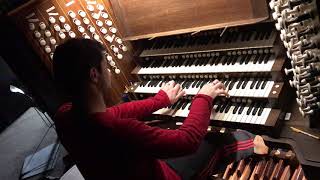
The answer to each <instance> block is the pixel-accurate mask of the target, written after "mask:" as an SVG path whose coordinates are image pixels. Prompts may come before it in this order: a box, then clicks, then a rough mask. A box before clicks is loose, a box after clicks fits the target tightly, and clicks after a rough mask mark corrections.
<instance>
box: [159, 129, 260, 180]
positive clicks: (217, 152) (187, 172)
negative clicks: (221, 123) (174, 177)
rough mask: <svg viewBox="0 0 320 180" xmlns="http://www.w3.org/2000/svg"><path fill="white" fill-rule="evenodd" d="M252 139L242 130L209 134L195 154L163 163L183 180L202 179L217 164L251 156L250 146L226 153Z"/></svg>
mask: <svg viewBox="0 0 320 180" xmlns="http://www.w3.org/2000/svg"><path fill="white" fill-rule="evenodd" d="M253 139H254V135H253V134H251V133H249V132H247V131H243V130H238V131H234V132H230V133H224V134H222V133H210V134H208V136H207V137H206V139H205V140H203V141H202V142H201V145H200V147H199V148H198V150H197V151H196V152H195V153H193V154H191V155H187V156H183V157H178V158H171V159H167V160H165V161H166V163H167V164H168V165H169V166H170V167H171V168H172V169H174V170H175V171H176V172H177V174H178V175H180V177H181V178H182V179H183V180H189V179H203V178H206V176H208V175H209V174H210V172H211V171H212V168H214V167H215V165H216V164H217V163H222V164H227V163H229V162H231V161H238V160H241V159H243V158H246V157H248V156H250V155H252V154H253V146H250V145H249V146H247V147H248V148H241V150H235V151H234V152H233V153H228V150H229V149H237V147H240V146H241V143H242V142H247V141H248V140H249V141H251V140H252V141H253ZM239 144H240V145H239ZM238 149H240V148H238ZM201 177H202V178H201Z"/></svg>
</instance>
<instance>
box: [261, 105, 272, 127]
mask: <svg viewBox="0 0 320 180" xmlns="http://www.w3.org/2000/svg"><path fill="white" fill-rule="evenodd" d="M270 112H271V108H264V110H263V112H262V114H261V117H260V120H259V122H260V124H265V123H266V121H267V119H268V117H269V114H270Z"/></svg>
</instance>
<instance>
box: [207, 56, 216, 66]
mask: <svg viewBox="0 0 320 180" xmlns="http://www.w3.org/2000/svg"><path fill="white" fill-rule="evenodd" d="M214 60H215V57H211V58H210V60H209V62H208V63H209V64H210V66H212V65H213V64H214Z"/></svg>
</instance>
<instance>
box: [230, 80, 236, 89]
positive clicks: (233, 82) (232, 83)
mask: <svg viewBox="0 0 320 180" xmlns="http://www.w3.org/2000/svg"><path fill="white" fill-rule="evenodd" d="M235 83H236V80H235V79H233V80H231V82H230V84H229V90H231V89H232V88H233V86H234V84H235Z"/></svg>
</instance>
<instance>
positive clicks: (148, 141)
mask: <svg viewBox="0 0 320 180" xmlns="http://www.w3.org/2000/svg"><path fill="white" fill-rule="evenodd" d="M211 108H212V98H211V97H209V96H206V95H197V96H196V97H195V99H194V100H193V102H192V105H191V109H190V113H189V116H188V117H187V118H186V120H185V123H184V125H183V126H181V127H180V128H179V129H177V130H165V129H161V128H158V127H150V126H148V125H146V124H144V123H142V122H139V121H138V120H136V119H119V120H116V123H115V126H114V128H113V132H114V133H115V135H116V136H117V137H119V141H122V142H123V143H125V144H129V145H130V146H131V147H132V148H135V149H139V150H141V151H142V152H144V153H150V154H151V155H152V156H154V157H157V158H167V157H176V156H180V155H185V154H190V153H192V152H194V151H196V150H197V148H198V146H199V145H200V142H201V140H202V139H203V137H204V135H205V134H206V131H207V127H208V124H209V118H210V112H211ZM101 123H102V124H103V122H101Z"/></svg>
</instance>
